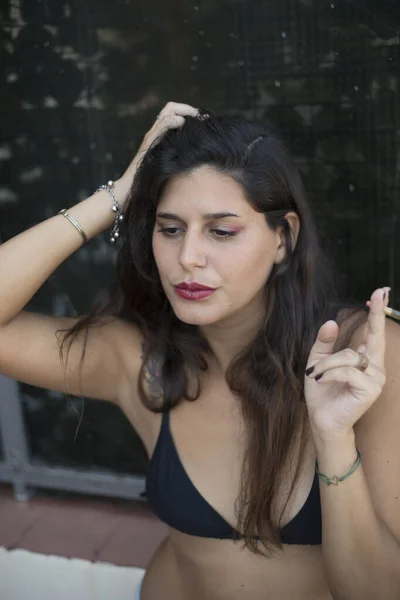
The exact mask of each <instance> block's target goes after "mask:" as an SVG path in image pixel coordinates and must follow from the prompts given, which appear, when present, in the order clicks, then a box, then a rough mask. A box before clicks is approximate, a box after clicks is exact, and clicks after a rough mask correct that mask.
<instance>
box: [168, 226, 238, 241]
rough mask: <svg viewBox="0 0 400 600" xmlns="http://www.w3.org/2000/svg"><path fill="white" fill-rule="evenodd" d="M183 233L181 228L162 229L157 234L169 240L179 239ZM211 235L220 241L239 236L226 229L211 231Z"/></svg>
mask: <svg viewBox="0 0 400 600" xmlns="http://www.w3.org/2000/svg"><path fill="white" fill-rule="evenodd" d="M181 231H182V229H180V228H179V227H161V228H160V229H157V233H161V234H163V235H164V236H165V237H168V238H175V237H177V235H179V232H181ZM210 233H212V234H213V235H214V237H215V238H216V239H218V240H226V239H229V238H232V237H234V236H235V235H236V234H237V232H236V231H226V230H225V229H210Z"/></svg>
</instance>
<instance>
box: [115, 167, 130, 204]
mask: <svg viewBox="0 0 400 600" xmlns="http://www.w3.org/2000/svg"><path fill="white" fill-rule="evenodd" d="M132 181H133V179H132V177H128V175H127V174H124V175H123V176H122V177H120V178H119V179H116V180H115V181H114V194H115V197H116V199H117V201H118V204H119V205H120V208H121V211H122V212H124V207H125V203H126V199H127V196H128V194H129V190H130V189H131V186H132Z"/></svg>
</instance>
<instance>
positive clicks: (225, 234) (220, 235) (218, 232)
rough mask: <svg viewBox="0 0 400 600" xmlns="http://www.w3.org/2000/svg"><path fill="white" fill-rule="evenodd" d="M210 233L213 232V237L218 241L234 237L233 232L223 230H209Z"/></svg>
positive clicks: (234, 233)
mask: <svg viewBox="0 0 400 600" xmlns="http://www.w3.org/2000/svg"><path fill="white" fill-rule="evenodd" d="M211 232H213V233H214V234H215V236H216V237H217V238H220V239H226V238H229V237H233V236H234V235H236V232H235V231H225V229H211Z"/></svg>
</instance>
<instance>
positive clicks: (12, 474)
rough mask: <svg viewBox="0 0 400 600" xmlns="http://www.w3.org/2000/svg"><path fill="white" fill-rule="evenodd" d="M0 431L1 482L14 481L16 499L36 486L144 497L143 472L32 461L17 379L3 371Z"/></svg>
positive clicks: (22, 497) (25, 494) (28, 494)
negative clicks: (112, 471)
mask: <svg viewBox="0 0 400 600" xmlns="http://www.w3.org/2000/svg"><path fill="white" fill-rule="evenodd" d="M0 431H1V439H2V445H3V455H4V460H3V461H1V460H0V482H3V483H11V484H12V486H13V489H14V497H15V499H16V500H21V501H26V500H29V498H30V497H31V496H32V494H33V493H34V490H35V488H36V487H47V488H53V489H58V490H68V491H73V492H81V493H84V494H98V495H104V496H114V497H118V498H126V499H132V500H144V497H143V492H144V487H145V478H144V477H143V476H134V475H112V474H109V473H104V472H101V471H94V470H93V471H85V470H83V469H82V470H77V469H73V468H63V467H48V466H46V465H45V464H38V463H33V462H31V460H30V456H29V450H28V444H27V441H26V434H25V426H24V420H23V414H22V409H21V397H20V393H19V387H18V383H17V382H16V381H14V380H13V379H10V378H9V377H6V376H5V375H1V374H0Z"/></svg>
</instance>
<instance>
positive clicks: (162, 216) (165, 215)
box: [157, 212, 239, 223]
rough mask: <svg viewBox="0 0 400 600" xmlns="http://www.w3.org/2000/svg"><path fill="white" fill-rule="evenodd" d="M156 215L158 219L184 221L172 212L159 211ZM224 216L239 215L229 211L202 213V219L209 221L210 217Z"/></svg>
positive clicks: (221, 217)
mask: <svg viewBox="0 0 400 600" xmlns="http://www.w3.org/2000/svg"><path fill="white" fill-rule="evenodd" d="M157 217H158V218H160V219H171V220H172V221H179V222H180V223H184V222H185V221H184V220H183V219H182V218H181V217H178V215H174V214H173V213H166V212H159V213H157ZM225 217H239V215H235V214H234V213H229V212H217V213H206V214H205V215H203V219H205V220H206V221H211V220H212V219H224V218H225Z"/></svg>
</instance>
